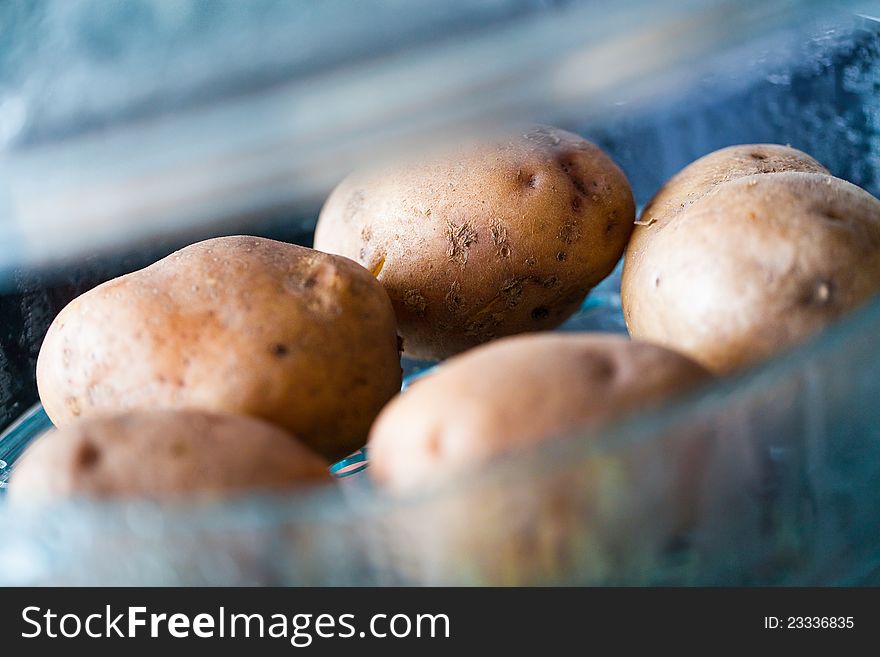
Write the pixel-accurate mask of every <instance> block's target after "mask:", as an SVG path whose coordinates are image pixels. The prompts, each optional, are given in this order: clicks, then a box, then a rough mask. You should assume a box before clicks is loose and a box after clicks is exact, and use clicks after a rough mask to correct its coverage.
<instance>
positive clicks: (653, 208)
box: [621, 146, 880, 374]
mask: <svg viewBox="0 0 880 657" xmlns="http://www.w3.org/2000/svg"><path fill="white" fill-rule="evenodd" d="M752 148H756V147H744V149H745V150H749V149H752ZM757 148H761V149H766V148H768V147H766V146H761V147H757ZM776 149H777V151H778V149H779V147H776ZM786 150H790V149H786ZM726 152H727V153H734V154H736V153H739V152H740V151H730V149H728V150H727V151H726ZM724 154H725V152H724V151H723V152H721V153H720V154H719V155H717V156H710V157H709V158H708V160H709V161H710V162H713V164H712V168H713V170H716V173H715V174H713V175H711V176H710V175H705V176H704V175H703V174H701V173H700V171H696V172H691V171H689V169H690V168H691V167H688V168H687V169H685V170H684V171H683V172H682V173H680V174H679V175H678V176H676V177H675V178H673V180H672V181H671V183H670V189H668V190H667V189H664V190H661V192H660V193H659V194H658V195H657V197H656V198H655V200H654V201H652V203H651V204H650V205H649V206H648V207H647V208H646V209H645V214H646V215H648V214H650V213H654V214H651V215H650V216H651V217H656V221H654V222H652V221H651V220H650V219H649V220H647V221H643V225H640V226H639V227H638V228H637V229H636V231H635V233H634V234H633V239H632V242H631V244H630V246H629V247H628V249H627V254H626V259H625V263H624V271H623V278H622V283H621V299H622V304H623V311H624V317H625V319H626V323H627V327H628V328H629V331H630V334H631V335H632V336H633V337H634V338H639V339H644V340H649V341H652V342H656V343H658V344H662V345H665V346H667V347H670V348H672V349H675V350H677V351H680V352H681V353H684V354H687V355H689V356H690V357H692V358H694V359H695V360H697V361H699V362H700V363H702V364H703V365H704V366H706V367H708V368H709V369H711V370H713V371H715V372H716V373H719V374H725V373H730V372H732V371H735V370H737V369H739V368H742V367H745V366H747V365H750V364H753V363H756V362H759V361H761V360H763V359H766V358H768V357H770V356H771V355H773V354H775V353H776V352H778V351H780V350H782V349H785V348H788V347H791V346H793V345H795V344H797V343H800V342H802V341H803V340H805V339H807V338H808V337H810V336H812V335H814V334H815V333H817V332H818V331H820V330H821V329H822V328H823V327H824V326H826V325H828V324H829V323H831V322H833V321H835V320H836V319H837V318H839V317H840V316H841V315H843V314H845V313H846V312H848V311H850V310H852V309H853V308H855V307H857V306H859V305H861V304H862V303H864V302H865V301H866V300H867V299H869V298H870V297H871V296H872V295H874V294H875V293H876V292H877V291H878V289H880V201H878V200H877V199H875V198H874V197H872V196H871V195H870V194H868V193H867V192H865V191H864V190H861V189H859V188H858V187H856V186H854V185H852V184H850V183H848V182H845V181H843V180H840V179H837V178H834V177H832V176H830V175H828V174H825V173H822V172H821V171H815V169H816V167H817V165H816V163H815V162H814V161H812V160H810V159H809V158H808V157H807V156H805V155H802V156H801V157H800V158H797V157H794V156H792V157H788V158H785V159H784V160H776V159H774V158H773V157H772V156H768V157H767V159H765V160H758V162H759V163H760V166H770V172H769V173H757V174H752V175H744V176H741V177H737V176H739V174H740V173H742V172H744V171H746V169H747V168H748V167H745V166H743V164H742V160H741V158H739V159H736V158H734V160H733V165H732V168H731V173H730V174H729V176H728V177H729V178H730V180H728V181H723V182H716V183H715V184H714V186H710V187H707V188H705V189H703V190H702V191H698V192H695V193H694V192H692V191H691V190H693V189H696V188H697V187H698V186H694V185H690V184H683V183H682V181H687V180H690V179H694V180H696V179H710V178H712V179H713V180H715V179H722V178H723V177H724V176H722V175H721V173H720V171H721V170H722V169H723V166H724V165H723V163H722V160H723V158H722V157H721V156H722V155H724ZM706 160H707V158H704V160H701V161H698V162H697V163H695V164H694V165H692V166H693V167H695V168H696V169H701V168H703V167H704V164H705V162H706ZM767 162H770V163H771V164H770V165H767ZM785 167H790V168H792V169H798V168H800V169H802V170H800V171H787V170H784V169H785ZM688 194H692V195H693V198H695V199H696V200H693V198H691V197H688ZM663 208H666V209H665V210H664V209H663Z"/></svg>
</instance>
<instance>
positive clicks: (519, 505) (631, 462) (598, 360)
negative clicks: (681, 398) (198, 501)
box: [367, 334, 710, 585]
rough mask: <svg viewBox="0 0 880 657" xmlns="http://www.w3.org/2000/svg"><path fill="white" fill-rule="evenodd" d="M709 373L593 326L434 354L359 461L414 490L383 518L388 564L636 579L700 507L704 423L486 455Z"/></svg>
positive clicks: (453, 578)
mask: <svg viewBox="0 0 880 657" xmlns="http://www.w3.org/2000/svg"><path fill="white" fill-rule="evenodd" d="M709 378H710V377H709V374H708V373H707V372H706V371H705V370H704V369H703V368H702V367H700V366H699V365H697V364H695V363H693V362H691V361H690V360H688V359H687V358H685V357H683V356H679V355H678V354H675V353H673V352H670V351H668V350H666V349H663V348H661V347H656V346H653V345H649V344H643V343H637V342H630V341H628V340H626V339H625V338H623V337H620V336H611V335H599V334H544V335H531V336H519V337H513V338H506V339H503V340H499V341H498V342H495V343H492V344H490V345H486V346H483V347H479V348H477V349H474V350H473V351H470V352H468V353H466V354H463V355H461V356H458V357H456V358H453V359H452V360H450V361H448V362H447V363H444V364H443V365H441V366H440V368H439V370H438V371H437V372H436V373H434V374H431V375H429V376H427V377H425V378H423V379H420V380H419V381H418V382H417V383H415V384H414V385H413V386H412V387H411V388H410V389H408V390H407V391H406V392H404V393H403V394H401V395H400V396H398V397H397V398H396V399H395V400H394V401H393V402H391V403H390V404H389V405H388V406H387V407H386V408H385V410H383V412H382V413H381V414H380V416H379V418H378V419H377V421H376V424H375V425H374V427H373V429H372V430H371V432H370V442H369V443H368V450H369V455H370V466H369V468H368V469H367V472H368V473H370V475H371V476H372V477H373V479H375V480H376V481H377V482H378V483H379V484H380V485H381V486H382V487H383V488H384V489H386V490H387V491H389V492H390V493H391V494H392V495H407V496H408V497H411V498H413V499H412V500H411V501H412V502H413V503H412V504H400V505H396V506H395V507H394V509H393V512H392V513H391V514H389V515H388V516H387V517H386V518H384V519H383V524H382V528H381V531H382V535H383V537H384V539H383V540H385V541H387V542H389V543H391V545H392V546H393V550H392V554H394V555H395V562H396V563H397V564H403V566H400V565H398V568H401V567H406V568H408V569H409V571H410V573H409V576H410V577H411V578H412V579H413V580H414V581H419V582H426V583H441V582H445V583H450V582H452V583H456V584H493V585H501V584H503V585H527V584H538V583H544V584H546V583H553V582H559V583H567V584H572V583H575V582H573V581H572V579H571V576H572V573H576V574H577V578H578V579H577V580H576V583H597V582H604V583H608V582H610V581H614V582H621V581H623V582H632V583H641V582H640V581H639V580H638V579H637V578H636V579H635V580H633V579H632V578H633V577H636V575H637V574H638V573H645V572H649V571H650V570H651V568H650V567H649V565H648V564H650V563H652V562H653V560H654V559H657V558H658V557H659V555H661V554H662V553H663V549H664V547H665V546H666V545H667V544H668V543H669V542H670V540H672V538H673V537H675V536H676V535H678V534H679V533H680V532H681V531H684V530H685V529H686V528H687V527H688V526H689V525H690V523H691V522H693V520H694V519H695V518H696V516H697V513H698V510H699V509H698V503H699V490H700V483H701V472H702V463H703V461H704V459H705V457H706V453H707V450H706V447H707V444H708V443H707V441H706V440H704V438H705V436H704V435H703V434H702V433H701V432H700V431H691V430H689V431H687V432H677V433H675V434H672V435H666V436H653V437H652V439H651V440H650V441H645V442H644V443H638V444H627V445H619V444H618V445H617V446H615V447H612V448H611V449H607V450H606V449H602V448H601V447H600V448H599V449H597V450H595V451H593V450H592V449H591V448H595V447H596V445H595V443H594V442H593V441H592V440H590V441H586V440H580V441H553V444H552V445H547V446H546V448H545V449H543V450H540V451H534V450H533V451H530V452H526V453H523V454H520V455H519V456H518V458H517V460H515V461H512V462H509V463H504V464H501V465H502V467H496V468H485V467H482V466H484V465H485V463H486V462H487V461H488V460H489V459H492V458H495V457H500V456H501V455H504V454H511V453H514V452H520V451H521V450H523V449H525V448H526V447H528V446H533V445H536V444H538V443H542V442H544V441H549V440H550V439H553V438H556V437H559V436H560V435H562V434H566V433H569V434H571V433H573V432H574V431H579V432H583V433H586V432H587V431H589V430H591V429H593V430H595V429H598V428H599V427H600V426H602V425H604V424H606V423H608V422H610V421H612V420H614V419H619V418H620V417H621V416H623V415H625V414H627V413H631V412H635V411H637V410H641V409H644V408H648V407H652V406H656V405H658V404H660V403H661V402H662V401H664V400H666V399H667V398H670V397H673V396H675V395H678V394H683V393H684V392H686V391H688V390H691V389H692V388H693V387H694V386H697V385H699V384H701V383H705V382H707V381H708V380H709ZM504 466H506V467H504ZM468 474H470V476H467V475H468ZM453 476H454V478H453ZM438 488H439V491H438V490H435V489H438ZM474 500H479V502H478V503H477V504H475V503H474ZM426 519H427V520H426Z"/></svg>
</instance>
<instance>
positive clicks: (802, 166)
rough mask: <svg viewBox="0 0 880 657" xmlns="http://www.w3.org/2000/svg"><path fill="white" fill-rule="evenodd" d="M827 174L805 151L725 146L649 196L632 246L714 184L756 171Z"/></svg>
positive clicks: (628, 249) (773, 147)
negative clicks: (650, 228)
mask: <svg viewBox="0 0 880 657" xmlns="http://www.w3.org/2000/svg"><path fill="white" fill-rule="evenodd" d="M784 171H803V172H804V173H828V170H827V169H826V168H825V167H823V166H822V165H821V164H819V163H818V162H817V161H816V160H814V159H813V158H812V157H810V156H809V155H807V154H806V153H804V152H802V151H799V150H797V149H796V148H792V147H791V146H781V145H779V144H741V145H738V146H728V147H727V148H722V149H720V150H717V151H714V152H712V153H709V154H708V155H705V156H703V157H701V158H700V159H699V160H696V161H694V162H692V163H691V164H689V165H688V166H686V167H685V168H684V169H682V170H681V171H679V172H678V173H677V174H675V175H674V176H673V177H672V178H670V179H669V180H668V181H667V182H666V184H664V185H663V187H662V188H661V189H660V191H659V192H657V194H656V195H655V196H654V198H652V199H651V200H650V201H649V202H648V204H647V205H646V206H645V209H644V210H643V211H642V215H641V217H640V218H639V222H638V223H639V224H640V225H639V226H638V227H636V229H635V230H634V231H633V235H632V240H631V243H630V246H629V247H628V248H627V252H628V253H629V251H630V249H631V248H636V246H637V245H635V242H637V241H639V240H641V239H644V238H650V236H651V235H652V234H653V232H656V231H649V230H646V228H647V226H656V227H657V228H660V227H662V226H664V225H665V224H666V223H667V222H668V221H669V220H670V219H671V218H672V216H673V215H674V214H675V213H677V212H681V211H682V210H684V209H685V208H687V207H688V206H689V205H691V204H692V203H694V202H695V201H697V200H699V199H700V198H702V197H703V196H705V195H706V194H708V193H709V192H711V191H712V190H713V189H715V187H716V186H718V185H720V184H723V183H726V182H730V181H732V180H736V179H737V178H742V177H744V176H752V175H755V174H759V173H782V172H784Z"/></svg>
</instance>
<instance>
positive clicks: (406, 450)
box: [368, 333, 709, 491]
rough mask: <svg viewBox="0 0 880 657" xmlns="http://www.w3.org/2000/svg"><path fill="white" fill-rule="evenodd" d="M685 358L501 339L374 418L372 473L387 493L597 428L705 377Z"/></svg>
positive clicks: (592, 340) (627, 347) (601, 339)
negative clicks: (533, 445) (564, 434)
mask: <svg viewBox="0 0 880 657" xmlns="http://www.w3.org/2000/svg"><path fill="white" fill-rule="evenodd" d="M708 378H709V374H708V373H707V372H706V371H705V370H704V369H703V368H702V367H701V366H699V365H697V364H696V363H694V362H692V361H691V360H690V359H688V358H685V357H684V356H680V355H679V354H676V353H674V352H672V351H669V350H667V349H664V348H662V347H657V346H655V345H651V344H647V343H639V342H631V341H629V340H627V339H626V338H624V337H621V336H618V335H611V334H595V333H594V334H552V335H551V334H547V335H531V336H521V337H517V338H508V339H505V340H500V341H498V342H495V343H493V344H490V345H486V346H484V347H481V348H479V349H475V350H473V351H471V352H468V353H466V354H463V355H461V356H459V357H457V358H454V359H452V360H450V361H448V362H447V363H444V364H443V365H442V366H441V367H440V370H439V371H438V372H437V373H435V374H431V375H429V376H427V377H425V378H424V379H420V380H419V381H418V383H416V384H415V385H414V386H412V388H411V389H409V390H408V391H407V392H405V393H403V394H401V395H399V396H398V397H396V398H395V399H394V400H393V401H392V402H391V403H390V404H388V406H386V407H385V409H384V410H383V411H382V413H381V414H380V415H379V417H378V418H377V420H376V423H375V424H374V425H373V428H372V430H371V431H370V441H369V444H368V447H369V454H370V468H369V472H370V474H371V475H372V476H373V477H374V478H375V479H376V480H377V481H379V482H380V483H382V484H383V485H385V486H387V487H389V488H391V489H393V490H398V491H400V490H407V489H411V488H414V487H420V486H424V485H426V483H428V482H431V481H436V480H441V479H443V478H445V477H447V476H448V475H449V474H450V473H452V472H456V471H459V470H462V469H464V468H466V467H468V466H472V465H473V464H474V463H479V462H481V461H485V460H487V459H490V458H492V457H494V456H497V455H499V454H503V453H506V452H510V451H514V450H517V449H522V448H523V447H525V446H528V445H532V444H534V443H538V442H541V441H543V440H547V439H549V438H554V437H557V436H559V435H561V434H563V433H565V432H569V431H572V430H576V429H577V430H585V429H589V428H595V427H597V426H599V425H601V424H604V423H607V422H608V421H610V420H612V419H615V418H619V417H620V416H622V415H625V414H627V413H631V412H634V411H637V410H640V409H644V408H648V407H651V406H654V405H656V404H658V403H659V402H660V401H662V400H664V399H666V398H668V397H670V396H673V395H675V394H679V393H682V392H683V391H685V390H687V389H689V388H692V387H694V386H696V385H697V384H699V383H703V382H705V381H706V380H707V379H708Z"/></svg>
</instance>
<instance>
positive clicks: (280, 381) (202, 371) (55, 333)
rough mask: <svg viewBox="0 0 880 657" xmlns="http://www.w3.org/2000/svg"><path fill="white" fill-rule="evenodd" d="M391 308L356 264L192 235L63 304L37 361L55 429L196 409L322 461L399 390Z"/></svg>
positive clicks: (346, 449)
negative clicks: (271, 431)
mask: <svg viewBox="0 0 880 657" xmlns="http://www.w3.org/2000/svg"><path fill="white" fill-rule="evenodd" d="M400 379H401V370H400V360H399V352H398V344H397V333H396V327H395V319H394V312H393V309H392V307H391V304H390V302H389V300H388V296H387V295H386V294H385V292H384V290H383V289H382V286H381V285H379V284H378V283H377V282H376V280H375V279H374V278H373V277H372V276H371V275H370V273H369V272H367V271H366V270H364V269H363V268H362V267H360V266H359V265H357V264H356V263H354V262H352V261H350V260H348V259H346V258H340V257H338V256H331V255H327V254H324V253H320V252H318V251H314V250H312V249H307V248H304V247H300V246H294V245H292V244H285V243H282V242H275V241H273V240H267V239H261V238H256V237H244V236H237V237H223V238H217V239H212V240H207V241H204V242H199V243H197V244H193V245H191V246H189V247H187V248H185V249H182V250H181V251H178V252H177V253H174V254H172V255H170V256H168V257H167V258H164V259H163V260H160V261H159V262H157V263H155V264H153V265H151V266H149V267H147V268H145V269H142V270H140V271H137V272H134V273H132V274H128V275H126V276H122V277H120V278H117V279H114V280H112V281H108V282H107V283H104V284H102V285H100V286H98V287H96V288H95V289H93V290H91V291H89V292H87V293H85V294H83V295H82V296H80V297H79V298H77V299H75V300H74V301H72V302H71V303H70V304H69V305H68V306H67V307H66V308H64V310H62V312H61V313H60V314H59V315H58V317H57V318H56V319H55V321H54V322H53V323H52V325H51V327H50V328H49V332H48V333H47V335H46V339H45V342H44V343H43V346H42V349H41V351H40V355H39V359H38V361H37V384H38V387H39V390H40V398H41V400H42V402H43V406H44V407H45V409H46V412H47V413H48V414H49V417H50V418H51V419H52V421H53V422H54V423H55V424H56V426H59V427H64V426H66V425H68V424H70V423H71V422H73V421H74V420H76V419H77V418H85V417H91V416H94V415H97V414H102V413H116V412H122V411H126V410H135V409H151V408H198V409H203V410H209V411H217V412H229V413H236V414H240V415H251V416H255V417H260V418H263V419H265V420H268V421H269V422H272V423H274V424H277V425H278V426H280V427H282V428H284V429H285V430H287V431H289V432H290V433H293V434H294V435H296V436H298V437H299V438H301V439H302V440H303V442H305V443H306V444H307V445H309V446H310V447H311V448H312V449H314V450H315V451H317V452H319V453H320V454H322V455H324V456H325V457H327V458H331V459H335V458H340V457H343V456H345V455H346V454H349V453H350V452H352V451H353V450H355V449H357V448H358V447H360V446H362V445H363V444H364V441H365V440H366V436H367V432H368V430H369V426H370V424H371V423H372V421H373V419H374V418H375V416H376V414H377V413H378V412H379V410H380V409H381V408H382V406H383V405H384V404H385V402H387V401H388V400H389V399H390V398H391V397H392V396H393V395H394V394H395V393H396V392H397V391H398V390H399V389H400Z"/></svg>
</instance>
